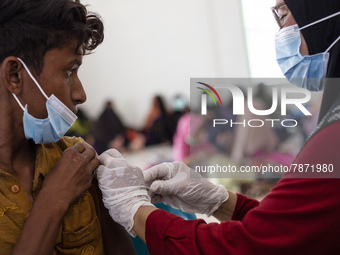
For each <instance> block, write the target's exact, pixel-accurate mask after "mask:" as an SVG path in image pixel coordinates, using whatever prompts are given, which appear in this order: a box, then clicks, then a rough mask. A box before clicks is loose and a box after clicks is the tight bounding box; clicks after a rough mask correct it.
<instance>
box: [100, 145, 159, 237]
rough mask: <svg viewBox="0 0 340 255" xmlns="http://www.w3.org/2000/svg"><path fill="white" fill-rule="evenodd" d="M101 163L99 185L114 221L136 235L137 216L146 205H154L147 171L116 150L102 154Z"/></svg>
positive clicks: (132, 234)
mask: <svg viewBox="0 0 340 255" xmlns="http://www.w3.org/2000/svg"><path fill="white" fill-rule="evenodd" d="M99 160H100V162H101V164H102V165H101V166H99V167H98V169H97V178H98V183H99V188H100V189H101V191H102V193H103V202H104V205H105V207H106V208H107V209H108V210H109V213H110V215H111V217H112V218H113V220H114V221H116V222H117V223H119V224H120V225H122V226H123V227H124V228H125V229H126V231H127V232H128V233H129V234H130V235H131V236H133V237H135V236H136V233H135V232H134V231H133V230H132V228H133V225H134V220H133V218H134V216H135V214H136V212H137V210H138V208H139V207H140V206H142V205H148V206H153V205H152V204H151V202H150V197H149V195H148V194H147V188H146V186H145V182H144V178H143V172H142V170H141V169H140V168H138V167H136V166H132V165H130V164H129V163H128V162H127V161H126V159H124V158H123V157H122V155H121V154H120V153H119V152H118V151H117V150H115V149H110V150H108V151H105V152H104V153H102V154H101V155H100V156H99Z"/></svg>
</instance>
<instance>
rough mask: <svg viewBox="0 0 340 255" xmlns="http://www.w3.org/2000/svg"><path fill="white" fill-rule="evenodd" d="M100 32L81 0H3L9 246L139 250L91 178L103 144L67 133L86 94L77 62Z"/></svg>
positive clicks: (1, 175) (1, 214) (1, 210)
mask: <svg viewBox="0 0 340 255" xmlns="http://www.w3.org/2000/svg"><path fill="white" fill-rule="evenodd" d="M103 36H104V35H103V24H102V21H101V20H100V19H99V18H98V16H97V15H95V14H89V13H87V10H86V8H85V6H83V5H82V4H80V3H79V1H77V0H74V1H72V0H40V1H33V0H22V1H20V0H15V1H13V0H2V1H1V2H0V42H1V47H0V65H1V67H0V96H1V100H0V104H1V107H0V116H1V122H0V130H1V131H0V136H1V139H0V140H1V144H0V152H1V153H0V181H1V182H0V250H1V251H0V253H1V254H2V255H7V254H20V255H22V254H74V255H79V254H105V253H106V254H116V252H117V253H119V252H125V253H124V254H128V253H130V254H134V249H133V247H132V243H131V241H130V239H129V237H128V236H127V234H126V231H125V230H124V229H123V228H122V227H121V226H119V225H118V224H116V223H115V222H113V221H112V220H111V219H110V217H109V215H108V213H107V210H106V209H105V208H104V207H103V205H102V202H101V193H100V190H99V189H98V186H97V184H96V182H93V177H94V174H93V173H94V170H95V169H96V168H97V167H98V166H99V160H98V159H97V156H96V152H95V151H94V149H93V148H92V147H90V146H89V145H88V144H86V143H84V142H83V140H82V139H80V138H70V137H63V135H64V134H65V133H66V131H67V130H68V128H69V127H70V126H71V125H72V124H73V123H74V121H75V119H76V116H75V113H76V111H77V110H76V106H77V105H78V104H81V103H84V102H85V100H86V94H85V91H84V89H83V87H82V84H81V82H80V80H79V79H78V75H77V71H78V68H79V66H80V64H81V62H82V58H83V56H84V55H85V54H86V53H87V52H89V51H91V50H93V49H95V48H96V47H97V46H98V45H99V44H100V43H101V42H102V40H103ZM26 65H27V66H26ZM46 99H47V100H46Z"/></svg>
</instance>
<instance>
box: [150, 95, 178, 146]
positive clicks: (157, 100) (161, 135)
mask: <svg viewBox="0 0 340 255" xmlns="http://www.w3.org/2000/svg"><path fill="white" fill-rule="evenodd" d="M168 121H169V114H168V112H167V110H166V107H165V104H164V99H163V98H162V97H161V96H160V95H157V96H155V97H154V99H153V103H152V108H151V110H150V112H149V115H148V117H147V119H146V122H145V125H144V128H143V133H144V134H145V146H149V145H155V144H160V143H164V142H170V141H171V139H170V136H169V132H168V129H167V125H168Z"/></svg>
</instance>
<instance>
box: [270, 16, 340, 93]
mask: <svg viewBox="0 0 340 255" xmlns="http://www.w3.org/2000/svg"><path fill="white" fill-rule="evenodd" d="M337 15H340V12H338V13H335V14H332V15H330V16H327V17H325V18H323V19H321V20H318V21H315V22H313V23H311V24H308V25H306V26H304V27H302V28H299V27H298V26H297V25H292V26H289V27H285V28H282V29H281V30H280V31H279V32H278V33H276V36H275V48H276V60H277V63H278V65H279V67H280V68H281V71H282V73H283V74H284V76H285V77H286V78H287V79H288V81H289V82H290V83H292V84H294V85H296V86H298V87H301V88H305V89H308V90H310V91H319V90H321V89H322V87H323V78H325V77H326V74H327V66H328V60H329V51H330V49H331V48H332V47H333V46H334V45H335V44H336V43H337V42H338V41H339V40H340V36H339V37H338V38H337V39H336V40H335V41H334V42H333V43H332V44H331V45H330V46H329V47H328V49H327V50H326V51H325V52H322V53H319V54H315V55H309V56H302V55H301V53H300V45H301V36H300V31H301V30H302V29H305V28H307V27H310V26H313V25H315V24H317V23H319V22H322V21H324V20H327V19H330V18H332V17H335V16H337Z"/></svg>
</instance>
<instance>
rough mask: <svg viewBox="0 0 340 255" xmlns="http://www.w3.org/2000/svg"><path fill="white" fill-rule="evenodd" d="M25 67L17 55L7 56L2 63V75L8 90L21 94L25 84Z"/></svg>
mask: <svg viewBox="0 0 340 255" xmlns="http://www.w3.org/2000/svg"><path fill="white" fill-rule="evenodd" d="M24 70H25V69H24V67H23V65H22V64H21V62H20V61H19V60H18V59H17V58H16V57H13V56H11V57H7V58H5V60H4V61H3V62H2V64H1V72H2V77H3V79H4V84H5V86H6V88H7V90H8V91H9V92H10V93H13V94H16V95H18V94H20V92H21V90H22V84H23V71H24Z"/></svg>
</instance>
